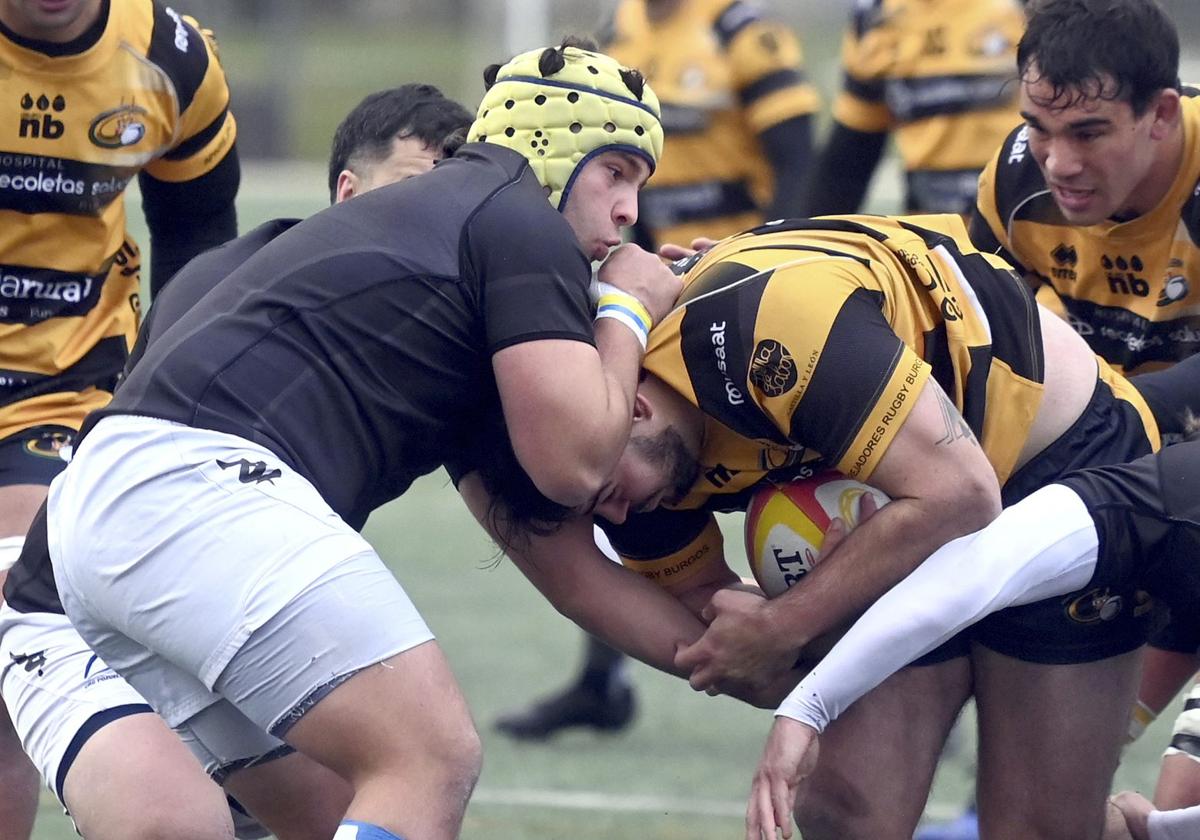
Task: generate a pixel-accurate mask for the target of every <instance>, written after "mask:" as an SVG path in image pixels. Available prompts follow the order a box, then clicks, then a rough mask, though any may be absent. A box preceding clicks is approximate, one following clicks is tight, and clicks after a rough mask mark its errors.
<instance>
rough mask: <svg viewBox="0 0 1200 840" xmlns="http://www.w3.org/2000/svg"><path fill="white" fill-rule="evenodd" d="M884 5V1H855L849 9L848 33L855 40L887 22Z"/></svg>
mask: <svg viewBox="0 0 1200 840" xmlns="http://www.w3.org/2000/svg"><path fill="white" fill-rule="evenodd" d="M886 5H887V3H886V0H855V2H854V5H853V7H852V8H851V9H850V31H851V32H852V33H853V34H854V36H855V37H856V38H862V37H863V36H865V35H866V34H867V33H868V32H872V31H874V30H876V29H879V28H880V27H882V26H883V25H884V23H886V22H887V20H888V15H887V9H886V8H885V6H886Z"/></svg>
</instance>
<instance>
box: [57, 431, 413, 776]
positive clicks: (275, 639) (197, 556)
mask: <svg viewBox="0 0 1200 840" xmlns="http://www.w3.org/2000/svg"><path fill="white" fill-rule="evenodd" d="M314 433H316V432H315V431H314ZM47 513H48V519H47V524H48V540H49V547H50V556H51V558H52V560H53V562H54V573H55V580H56V582H57V584H58V589H59V594H60V596H61V598H62V602H63V606H64V608H65V609H66V611H67V614H68V615H69V616H70V618H71V621H72V622H73V623H74V624H75V626H76V628H77V629H78V631H79V633H80V635H81V636H82V637H83V639H84V641H85V642H87V644H88V645H89V646H91V647H92V649H93V650H95V651H96V652H97V653H99V654H100V655H101V656H102V657H103V658H104V660H105V661H106V662H108V663H109V664H110V665H111V666H112V667H113V668H114V669H115V670H116V671H117V672H118V673H120V674H121V675H122V676H123V677H125V679H126V680H128V681H129V683H130V684H131V685H132V686H133V688H134V689H135V690H136V691H138V692H139V693H140V694H141V695H142V696H143V697H145V698H146V700H147V701H149V702H150V704H151V705H152V706H153V707H154V708H155V710H156V711H158V712H159V714H161V715H162V716H163V717H164V718H165V719H166V721H167V723H168V724H170V725H171V726H174V727H179V728H182V727H181V725H184V724H185V723H186V722H188V721H189V720H190V719H192V718H194V717H197V716H199V715H200V712H202V711H204V710H206V709H208V708H209V707H211V706H214V705H216V704H218V701H219V700H221V699H222V698H224V699H226V700H228V701H229V702H230V703H231V704H232V705H233V707H236V712H240V714H241V715H244V716H245V718H247V719H249V721H252V722H253V724H254V725H255V726H257V727H259V728H260V729H262V730H266V731H268V732H272V733H274V734H278V735H280V736H282V735H283V734H284V733H285V732H286V729H287V728H288V726H290V725H291V723H294V722H295V720H296V719H298V717H299V715H301V714H303V712H304V711H305V710H306V709H307V708H309V707H310V706H311V705H312V703H313V702H315V701H316V700H318V699H319V698H320V697H321V696H323V692H324V691H325V690H327V689H328V688H329V687H330V686H333V685H336V684H337V683H338V682H339V681H341V680H343V679H345V678H347V677H348V676H349V675H351V674H353V673H355V672H357V671H359V670H361V669H362V668H365V667H367V666H369V665H371V664H374V663H376V662H379V661H381V660H383V659H386V658H388V657H390V656H393V655H395V654H397V653H400V652H401V651H404V650H407V649H409V648H412V647H415V646H416V645H418V644H421V643H423V642H426V641H429V640H431V639H432V638H433V635H432V633H430V631H429V628H428V627H427V626H426V624H425V622H424V620H423V619H422V618H421V616H420V615H419V614H418V613H417V611H416V608H415V607H414V606H413V604H412V602H411V601H410V600H409V598H408V596H407V595H406V594H405V593H404V590H403V589H402V588H401V586H400V584H399V583H398V582H396V580H395V578H394V577H393V576H392V575H391V573H390V572H389V571H388V570H387V568H386V567H385V566H384V565H383V563H382V561H380V559H379V557H378V556H377V555H376V554H375V552H374V550H373V549H372V548H371V547H370V545H369V544H368V543H367V542H366V541H365V540H364V539H363V538H362V537H361V536H360V535H359V534H358V533H357V532H356V531H354V530H353V529H352V528H350V527H349V526H348V525H346V523H345V522H343V521H342V519H341V518H340V517H339V516H338V515H337V514H336V513H334V511H333V510H332V509H331V508H330V507H329V505H328V504H327V503H326V502H325V501H324V500H323V499H322V498H321V496H320V494H319V493H317V491H316V489H315V488H314V487H313V486H312V485H311V484H310V483H309V482H308V481H307V480H305V479H304V478H302V477H301V476H300V475H298V474H297V473H295V472H294V471H293V470H292V469H291V468H290V467H288V466H287V465H286V464H285V463H284V462H283V461H282V460H281V459H280V458H279V457H277V456H276V455H275V454H274V453H272V452H271V451H269V450H267V449H265V448H264V447H262V446H259V445H257V444H255V443H252V442H250V441H247V440H244V439H242V438H239V437H235V436H232V435H227V434H222V433H219V432H213V431H209V430H205V429H195V428H192V427H189V426H183V425H180V424H177V423H171V422H168V421H164V420H158V419H153V418H146V417H136V416H114V417H108V418H105V419H103V420H101V421H100V422H99V423H98V424H97V425H96V427H95V428H94V429H93V430H92V431H91V432H90V433H89V435H88V436H87V438H86V439H85V440H84V441H83V442H82V444H81V445H80V446H79V447H78V448H77V451H76V453H75V457H74V458H73V460H72V462H71V464H70V465H69V466H68V467H67V469H66V470H64V472H63V473H62V474H61V475H60V476H59V477H58V478H57V479H56V480H55V481H54V483H53V484H52V485H51V488H50V495H49V505H48V510H47ZM209 717H210V715H203V716H199V718H198V719H200V720H205V719H207V718H209ZM209 723H211V721H209ZM242 723H244V722H242ZM230 726H231V729H230V730H227V731H224V732H218V734H217V736H216V737H214V738H212V739H211V740H210V739H208V738H207V737H206V736H205V735H204V733H203V732H199V733H197V732H193V733H192V734H193V735H196V736H197V737H200V738H202V739H205V740H206V744H204V745H203V747H204V748H207V749H208V750H209V751H210V752H211V753H212V754H213V758H212V759H210V761H207V762H206V764H209V766H210V768H211V766H212V765H211V762H212V761H214V760H215V761H218V762H221V763H226V764H228V763H231V762H236V761H237V760H238V759H239V758H246V759H249V758H252V757H254V756H257V755H258V754H259V753H260V752H261V750H260V749H258V748H259V747H261V744H254V745H250V744H247V745H246V749H245V751H244V752H241V753H239V749H238V746H237V743H236V741H237V737H236V731H237V730H238V728H239V723H237V722H231V724H230ZM216 729H218V730H219V729H220V727H216ZM185 740H186V736H185ZM231 741H233V742H234V743H231ZM192 747H193V749H194V750H197V745H196V744H192ZM197 752H202V750H197Z"/></svg>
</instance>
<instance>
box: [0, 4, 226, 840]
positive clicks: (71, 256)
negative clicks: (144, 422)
mask: <svg viewBox="0 0 1200 840" xmlns="http://www.w3.org/2000/svg"><path fill="white" fill-rule="evenodd" d="M0 62H2V63H3V65H4V67H5V98H4V105H3V109H4V111H3V114H4V118H5V123H6V125H9V126H11V130H10V131H9V133H8V134H7V139H5V140H4V142H3V144H0V276H2V278H3V279H2V280H0V572H2V571H3V570H4V569H7V568H8V567H9V566H10V565H12V563H13V562H14V561H15V560H16V558H17V556H18V554H19V553H20V550H21V542H22V539H23V538H24V535H25V532H26V531H27V530H28V528H29V523H30V520H31V519H32V517H33V514H34V511H36V510H37V508H38V505H40V504H41V503H42V500H43V499H44V498H45V496H46V486H47V485H48V484H49V483H50V480H51V479H52V478H53V477H54V475H55V474H56V473H57V472H58V471H59V469H61V467H62V461H61V460H60V459H59V457H58V452H59V450H60V449H61V447H62V446H63V445H64V444H66V443H69V441H70V440H71V438H72V436H73V435H74V434H75V432H76V430H77V429H78V428H79V424H80V423H81V422H82V421H83V418H84V416H85V415H86V414H87V413H88V412H89V411H90V410H92V409H93V408H98V407H100V406H101V405H104V404H105V403H106V402H107V401H108V399H109V396H110V395H111V393H112V389H113V386H114V384H115V383H116V381H117V378H118V376H119V375H120V373H121V369H122V367H123V366H124V364H125V360H126V358H127V356H128V354H129V349H130V348H131V347H132V346H133V341H134V336H135V333H136V331H137V325H138V312H139V308H140V304H139V279H138V278H139V273H140V270H141V262H142V261H141V256H140V253H139V250H138V246H137V244H136V243H135V242H134V241H133V240H132V239H131V238H130V237H129V235H128V233H127V231H126V227H125V204H124V193H125V187H126V185H127V184H128V183H129V181H131V180H132V179H133V177H134V176H135V175H136V176H137V177H138V180H139V183H140V185H141V191H142V196H143V202H144V208H145V214H146V222H147V224H148V226H149V229H150V243H151V246H152V250H151V266H150V268H151V271H150V284H151V288H152V289H153V290H155V291H156V290H157V289H158V288H160V287H161V286H162V285H163V284H164V283H166V281H167V280H168V279H169V278H170V276H171V275H172V274H174V272H175V271H176V270H177V269H178V268H179V267H180V266H182V265H183V264H184V263H185V262H187V260H188V259H190V258H191V257H192V256H194V255H196V254H197V253H199V252H200V251H202V250H204V249H206V248H209V247H212V246H213V245H217V244H220V243H221V242H224V241H225V240H227V239H230V238H232V237H234V236H236V235H237V221H236V216H235V213H234V197H235V195H236V193H237V188H238V157H237V152H236V146H235V137H236V127H235V123H234V120H233V116H232V115H231V114H230V112H229V91H228V88H227V86H226V82H225V76H224V73H223V72H222V70H221V66H220V64H219V63H218V61H217V54H216V49H215V46H214V45H213V44H212V43H211V41H210V39H209V37H208V35H207V33H204V32H203V31H202V30H200V29H199V28H198V27H197V26H196V25H195V22H194V21H193V20H191V19H190V18H185V17H181V16H180V15H179V14H177V13H176V12H174V11H172V10H170V9H168V8H166V7H165V6H163V5H160V4H159V3H156V2H151V0H132V1H131V2H119V3H110V2H109V0H62V2H57V3H53V4H50V3H42V2H37V0H10V1H9V2H4V3H2V4H0ZM37 790H38V784H37V772H36V770H35V769H34V768H33V767H32V766H31V765H30V764H29V762H28V761H27V760H26V759H25V757H24V755H23V753H22V752H21V749H20V745H19V744H18V742H17V739H16V736H15V735H14V733H13V731H12V727H11V725H10V723H9V721H8V719H7V716H6V714H5V713H4V712H2V711H0V837H3V838H5V840H10V838H19V840H24V838H27V837H28V836H29V833H30V831H31V830H32V824H33V818H34V813H35V810H36V808H37Z"/></svg>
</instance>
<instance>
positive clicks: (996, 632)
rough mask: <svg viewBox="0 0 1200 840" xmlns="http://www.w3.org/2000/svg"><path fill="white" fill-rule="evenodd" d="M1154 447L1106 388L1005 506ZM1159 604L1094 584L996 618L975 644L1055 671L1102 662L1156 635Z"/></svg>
mask: <svg viewBox="0 0 1200 840" xmlns="http://www.w3.org/2000/svg"><path fill="white" fill-rule="evenodd" d="M1152 449H1153V446H1152V444H1151V442H1150V440H1149V438H1148V437H1147V434H1146V428H1145V425H1144V424H1143V423H1142V418H1141V415H1139V414H1138V412H1137V410H1136V408H1135V407H1134V406H1133V405H1132V404H1131V403H1129V402H1126V401H1125V400H1120V399H1117V398H1116V397H1115V396H1113V393H1112V390H1111V389H1110V388H1109V387H1108V385H1107V384H1105V383H1104V382H1098V383H1097V385H1096V391H1095V393H1094V394H1093V395H1092V399H1091V401H1090V402H1089V403H1088V406H1087V408H1086V409H1085V410H1084V412H1083V414H1082V415H1080V417H1079V419H1078V420H1076V421H1075V423H1074V425H1072V426H1071V428H1070V429H1068V430H1067V431H1066V432H1064V433H1063V435H1062V436H1061V437H1060V438H1059V439H1058V440H1056V441H1055V442H1054V443H1052V444H1050V446H1048V447H1047V448H1046V449H1045V450H1043V451H1042V452H1041V453H1040V454H1039V455H1038V456H1037V457H1036V458H1034V459H1033V460H1032V461H1030V462H1029V463H1027V464H1025V465H1024V466H1023V467H1021V469H1020V470H1018V471H1017V472H1016V473H1015V474H1014V475H1013V476H1012V477H1011V478H1010V479H1009V480H1008V482H1007V483H1006V484H1005V485H1004V487H1003V489H1002V490H1001V499H1002V501H1003V503H1004V506H1005V507H1008V506H1009V505H1012V504H1015V503H1016V502H1019V501H1020V500H1021V499H1023V498H1025V497H1026V496H1028V495H1029V494H1030V493H1032V492H1033V491H1035V490H1037V489H1039V488H1041V487H1044V486H1046V485H1047V484H1050V483H1052V482H1053V481H1055V480H1056V479H1058V478H1060V477H1062V476H1063V475H1065V474H1066V473H1068V472H1070V471H1072V470H1077V469H1082V468H1084V467H1091V466H1103V465H1107V464H1121V463H1125V462H1127V461H1132V460H1134V459H1135V458H1140V457H1141V456H1143V455H1147V454H1149V453H1150V452H1151V451H1152ZM1153 622H1154V604H1153V600H1152V599H1151V598H1150V597H1149V596H1148V595H1146V594H1145V593H1144V592H1141V591H1139V590H1138V589H1137V588H1136V587H1135V586H1133V584H1132V583H1125V584H1123V585H1120V586H1112V587H1109V586H1100V587H1094V586H1090V585H1089V586H1088V587H1085V588H1083V589H1081V590H1079V591H1077V592H1072V593H1070V594H1068V595H1063V596H1060V597H1055V598H1047V599H1046V600H1044V601H1038V602H1036V603H1033V604H1026V605H1024V606H1020V607H1010V608H1009V609H1006V610H1001V611H1000V612H997V613H993V614H992V615H990V616H988V617H987V618H985V619H983V620H982V621H981V622H979V623H978V624H976V625H975V626H974V627H973V628H972V629H971V632H972V638H973V639H974V640H975V641H978V642H979V643H981V644H982V645H984V646H985V647H987V648H990V649H991V650H994V651H996V652H997V653H1002V654H1004V655H1006V656H1011V657H1014V658H1016V659H1021V660H1023V661H1026V662H1039V663H1044V664H1048V665H1066V664H1073V663H1081V662H1095V661H1097V660H1100V659H1107V658H1108V657H1110V656H1117V655H1119V654H1122V653H1127V652H1128V651H1131V650H1135V649H1137V648H1138V647H1140V646H1141V645H1143V644H1145V642H1146V639H1147V638H1148V637H1149V634H1150V632H1151V630H1152V629H1153Z"/></svg>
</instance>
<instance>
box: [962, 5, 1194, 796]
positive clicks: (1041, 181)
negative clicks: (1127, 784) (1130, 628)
mask: <svg viewBox="0 0 1200 840" xmlns="http://www.w3.org/2000/svg"><path fill="white" fill-rule="evenodd" d="M1018 70H1019V75H1020V107H1021V113H1022V116H1023V117H1024V119H1025V125H1023V126H1021V127H1020V128H1019V129H1016V130H1014V131H1013V133H1012V134H1011V135H1010V136H1009V138H1008V139H1007V140H1006V141H1005V143H1004V144H1003V146H1002V147H1001V149H1000V150H999V152H998V153H997V154H996V156H995V158H994V159H993V161H992V162H991V163H990V164H989V165H988V167H987V169H986V170H985V172H984V175H983V177H982V178H981V180H980V185H979V198H978V205H977V208H976V212H975V216H974V218H973V220H972V225H971V237H972V239H973V240H974V242H975V244H976V245H977V246H978V247H979V248H980V249H981V250H986V251H993V252H998V253H1000V254H1002V255H1003V256H1005V258H1006V259H1008V260H1009V261H1010V262H1012V263H1013V265H1015V266H1018V267H1019V268H1020V269H1021V270H1022V271H1023V272H1024V273H1025V274H1026V276H1027V277H1028V278H1030V280H1031V282H1033V284H1034V285H1035V286H1037V287H1039V299H1042V300H1044V301H1045V302H1047V303H1048V304H1049V305H1052V307H1054V308H1056V309H1057V310H1058V311H1060V312H1064V313H1065V316H1066V317H1067V319H1068V320H1069V321H1070V323H1071V324H1072V326H1074V327H1075V329H1076V330H1078V331H1079V333H1080V334H1081V335H1082V336H1083V337H1084V339H1085V340H1086V341H1087V342H1088V344H1089V345H1090V346H1091V347H1092V348H1093V349H1094V350H1095V351H1096V352H1097V353H1099V354H1100V355H1102V356H1103V357H1104V358H1105V359H1107V360H1108V361H1109V362H1110V363H1111V364H1113V365H1114V366H1116V367H1117V368H1118V369H1123V370H1125V371H1126V372H1130V373H1134V374H1140V375H1138V376H1136V377H1135V379H1134V381H1135V383H1136V384H1137V386H1138V388H1139V390H1141V391H1142V393H1143V395H1144V396H1145V397H1146V399H1147V401H1148V402H1149V403H1150V404H1151V407H1152V408H1153V410H1154V413H1155V415H1156V417H1157V418H1158V421H1159V424H1160V427H1161V428H1162V430H1163V431H1164V432H1169V433H1178V432H1179V431H1180V429H1181V426H1182V423H1183V421H1184V418H1185V417H1186V416H1187V414H1188V411H1189V410H1192V411H1195V410H1196V409H1197V403H1198V402H1200V397H1198V396H1197V394H1198V393H1200V391H1198V390H1197V387H1196V382H1197V381H1198V377H1200V354H1197V352H1196V351H1197V350H1198V349H1200V314H1198V311H1197V308H1198V306H1200V291H1197V290H1196V289H1195V288H1193V287H1192V283H1193V282H1194V281H1191V280H1189V278H1191V277H1194V276H1195V275H1196V274H1197V271H1200V245H1197V242H1198V241H1200V224H1198V222H1197V219H1200V198H1198V197H1197V194H1196V186H1197V184H1198V183H1200V144H1198V143H1197V140H1196V137H1197V132H1198V131H1200V98H1197V96H1196V94H1197V91H1196V89H1194V88H1189V87H1183V86H1181V85H1180V83H1179V36H1178V33H1177V32H1176V29H1175V26H1174V24H1173V23H1172V21H1171V20H1170V19H1169V18H1168V17H1167V15H1166V14H1165V13H1164V12H1163V10H1162V9H1161V8H1160V7H1159V6H1158V5H1157V3H1155V2H1153V0H1123V2H1119V3H1115V2H1110V1H1109V0H1083V2H1063V0H1044V2H1039V3H1037V4H1035V5H1034V6H1033V7H1032V14H1031V17H1030V22H1029V29H1028V31H1027V32H1026V35H1025V37H1024V38H1023V39H1022V41H1021V44H1020V47H1019V49H1018ZM1167 365H1174V367H1172V368H1170V369H1162V368H1165V366H1167ZM1147 371H1149V372H1147ZM1178 619H1179V617H1178V616H1176V617H1175V620H1173V621H1172V624H1171V626H1170V627H1168V628H1167V630H1166V631H1165V632H1162V633H1159V634H1156V635H1155V637H1154V638H1153V639H1152V640H1151V642H1152V646H1151V648H1150V649H1149V650H1148V651H1147V655H1146V664H1145V668H1144V676H1143V683H1142V689H1141V692H1140V694H1141V702H1140V703H1139V705H1138V707H1137V709H1136V710H1135V714H1134V717H1133V722H1132V731H1133V733H1135V734H1136V733H1137V732H1139V731H1140V730H1141V729H1142V728H1144V726H1145V725H1146V724H1147V723H1148V722H1149V721H1150V720H1152V719H1153V718H1154V716H1155V715H1156V714H1157V713H1158V712H1159V711H1161V709H1162V708H1163V707H1165V705H1166V704H1167V703H1168V702H1169V701H1170V699H1171V698H1172V697H1173V696H1174V695H1175V694H1176V693H1177V691H1178V690H1179V688H1180V686H1182V685H1183V684H1184V682H1185V681H1186V680H1187V679H1188V678H1189V677H1190V676H1191V675H1192V674H1193V673H1194V672H1195V670H1196V666H1197V664H1198V663H1197V660H1196V657H1195V650H1196V644H1194V643H1193V642H1194V641H1196V640H1197V639H1200V628H1194V627H1193V628H1185V627H1184V626H1182V624H1181V622H1180V621H1179V620H1178ZM1196 696H1200V689H1197V691H1196ZM1177 729H1178V733H1177V734H1178V736H1179V737H1178V738H1176V740H1175V743H1174V744H1173V746H1172V747H1171V748H1170V749H1169V750H1168V755H1167V757H1166V758H1165V759H1164V765H1163V767H1164V773H1163V778H1162V780H1161V781H1160V790H1159V793H1158V794H1157V795H1156V799H1157V801H1158V804H1159V805H1162V806H1165V807H1178V806H1180V805H1184V804H1194V803H1196V802H1200V767H1197V766H1196V763H1197V761H1200V749H1197V747H1196V746H1195V745H1196V744H1197V743H1200V741H1197V740H1195V736H1198V735H1200V720H1197V719H1196V716H1195V715H1192V716H1187V715H1186V714H1185V716H1184V717H1181V718H1180V720H1179V722H1178V723H1177Z"/></svg>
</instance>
